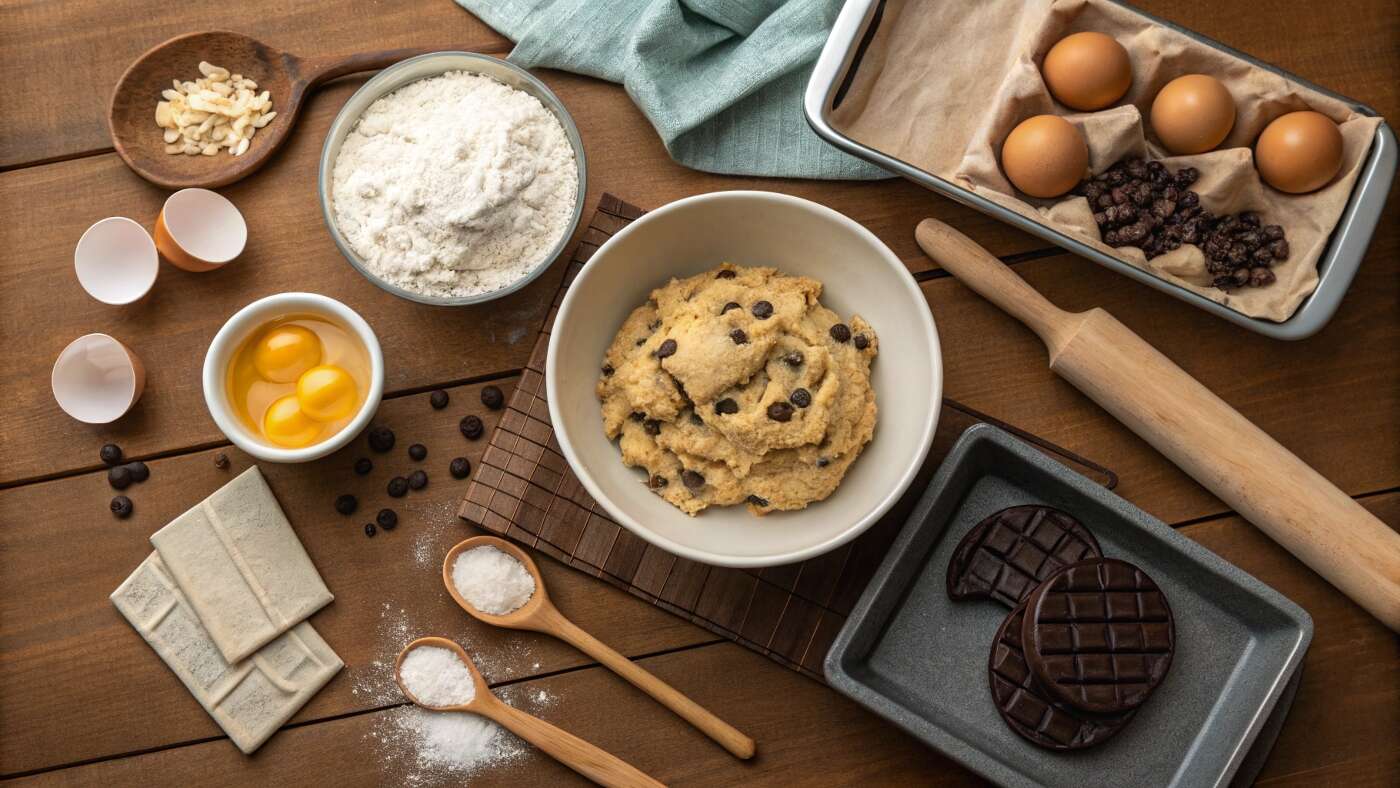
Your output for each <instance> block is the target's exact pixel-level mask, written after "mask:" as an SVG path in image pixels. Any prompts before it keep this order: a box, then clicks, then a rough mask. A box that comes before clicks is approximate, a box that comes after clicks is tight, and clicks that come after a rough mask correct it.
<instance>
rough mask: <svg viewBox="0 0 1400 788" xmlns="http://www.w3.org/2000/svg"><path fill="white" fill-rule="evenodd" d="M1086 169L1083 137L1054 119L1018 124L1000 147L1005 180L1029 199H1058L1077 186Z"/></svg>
mask: <svg viewBox="0 0 1400 788" xmlns="http://www.w3.org/2000/svg"><path fill="white" fill-rule="evenodd" d="M1088 167H1089V146H1088V145H1086V144H1085V143H1084V135H1083V134H1081V133H1080V131H1079V129H1077V128H1075V127H1074V126H1073V125H1072V124H1071V123H1070V122H1069V121H1067V120H1065V119H1064V118H1061V117H1059V116H1057V115H1036V116H1035V117H1033V118H1027V119H1025V120H1023V121H1021V123H1020V125H1018V126H1017V127H1016V128H1014V129H1012V130H1011V133H1010V134H1008V135H1006V142H1004V143H1002V145H1001V168H1002V170H1003V171H1005V172H1006V177H1007V178H1008V179H1010V181H1011V183H1012V184H1014V185H1015V186H1016V188H1018V189H1020V190H1021V191H1023V192H1025V193H1026V194H1029V195H1030V196H1032V197H1059V196H1060V195H1061V194H1064V193H1065V192H1067V191H1069V190H1070V189H1073V188H1074V186H1075V184H1077V183H1079V181H1080V180H1081V179H1082V178H1083V177H1084V171H1085V170H1087V169H1088Z"/></svg>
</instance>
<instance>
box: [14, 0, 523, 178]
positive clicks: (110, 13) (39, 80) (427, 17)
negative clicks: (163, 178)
mask: <svg viewBox="0 0 1400 788" xmlns="http://www.w3.org/2000/svg"><path fill="white" fill-rule="evenodd" d="M200 30H236V31H238V32H240V33H245V34H247V35H250V36H253V37H254V38H258V39H261V40H263V41H265V42H267V43H268V44H270V45H272V46H274V47H277V48H278V49H282V50H285V51H288V52H291V53H293V54H295V55H300V56H302V57H315V56H320V55H339V54H345V53H350V52H367V51H373V50H378V49H396V48H399V47H407V46H418V45H422V44H434V45H436V44H442V45H443V46H444V48H455V49H463V48H465V49H478V48H489V49H492V50H493V51H499V52H504V51H508V50H509V46H510V42H509V41H507V40H506V39H505V37H503V36H501V35H500V34H498V33H496V32H495V31H494V30H492V29H491V28H489V27H487V26H486V25H485V24H483V23H482V22H481V21H480V20H479V19H477V18H476V17H474V16H472V15H471V14H468V13H465V12H463V11H462V10H461V7H460V6H457V5H456V4H454V3H450V2H432V3H375V4H365V3H361V2H356V1H355V0H318V1H317V2H315V3H238V4H207V3H183V4H175V3H159V2H151V1H150V0H120V1H119V2H100V0H69V2H63V3H47V2H42V1H40V2H12V3H6V4H4V6H3V7H0V39H3V40H4V41H5V42H6V46H5V48H4V56H3V61H4V66H5V71H6V72H7V73H10V74H23V75H25V77H24V78H23V79H10V80H5V84H3V85H0V104H4V105H5V106H7V107H11V108H13V110H12V111H11V112H9V113H6V115H5V116H4V118H0V139H2V140H4V145H3V146H0V169H3V168H8V167H13V166H16V165H19V164H25V163H29V162H35V161H45V160H51V159H57V158H64V157H69V156H73V155H75V154H79V153H84V152H88V151H95V150H104V149H108V148H111V147H112V144H111V139H110V137H108V134H107V104H108V102H109V101H110V99H111V90H112V87H113V86H114V85H116V84H117V78H118V77H120V76H121V74H122V72H123V71H125V70H126V67H127V66H129V65H131V63H132V62H133V61H135V60H136V58H137V57H138V56H140V54H141V53H142V52H144V51H146V50H147V49H149V48H151V47H153V46H155V45H156V44H159V43H160V42H161V41H164V40H166V39H168V38H171V37H173V36H177V35H180V34H182V33H193V32H197V31H200ZM195 65H196V64H195V63H191V64H189V68H190V69H191V73H193V69H194V67H195ZM77 75H81V78H80V82H81V84H83V85H89V86H92V87H93V88H96V89H91V88H90V89H86V90H74V89H73V85H74V84H75V82H74V79H75V76H77ZM171 77H172V78H175V77H180V78H181V79H188V78H189V77H187V76H181V75H179V74H172V75H171ZM60 96H61V97H62V98H61V99H60V98H59V97H60ZM274 100H275V97H274ZM153 106H154V105H153ZM152 111H154V109H153V110H152Z"/></svg>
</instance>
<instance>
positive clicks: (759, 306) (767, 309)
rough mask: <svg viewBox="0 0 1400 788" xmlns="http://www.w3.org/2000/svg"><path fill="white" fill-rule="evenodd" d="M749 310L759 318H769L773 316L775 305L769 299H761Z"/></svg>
mask: <svg viewBox="0 0 1400 788" xmlns="http://www.w3.org/2000/svg"><path fill="white" fill-rule="evenodd" d="M749 311H750V312H752V313H753V316H754V317H756V318H758V319H759V320H767V319H768V318H770V317H772V316H773V305H772V304H770V303H768V302H767V301H759V302H757V303H755V304H754V305H753V306H752V307H750V308H749Z"/></svg>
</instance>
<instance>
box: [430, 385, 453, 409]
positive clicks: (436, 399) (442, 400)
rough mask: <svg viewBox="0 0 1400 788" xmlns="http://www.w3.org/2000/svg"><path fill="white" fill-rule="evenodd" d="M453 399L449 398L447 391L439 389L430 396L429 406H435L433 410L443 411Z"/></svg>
mask: <svg viewBox="0 0 1400 788" xmlns="http://www.w3.org/2000/svg"><path fill="white" fill-rule="evenodd" d="M451 399H452V398H451V397H449V396H447V392H446V391H443V390H442V389H438V390H437V391H434V392H433V393H432V394H429V395H428V404H430V405H432V406H433V410H442V409H443V408H445V407H447V403H448V402H450V401H451Z"/></svg>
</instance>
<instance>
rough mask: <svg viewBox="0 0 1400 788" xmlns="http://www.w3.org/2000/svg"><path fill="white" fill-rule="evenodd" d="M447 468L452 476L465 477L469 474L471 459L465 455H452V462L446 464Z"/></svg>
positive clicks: (456, 477) (455, 477)
mask: <svg viewBox="0 0 1400 788" xmlns="http://www.w3.org/2000/svg"><path fill="white" fill-rule="evenodd" d="M447 470H448V472H449V473H451V474H452V478H454V479H465V478H467V477H468V476H470V475H471V472H472V461H471V460H469V459H467V458H466V457H453V458H452V462H450V463H448V465H447Z"/></svg>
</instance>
